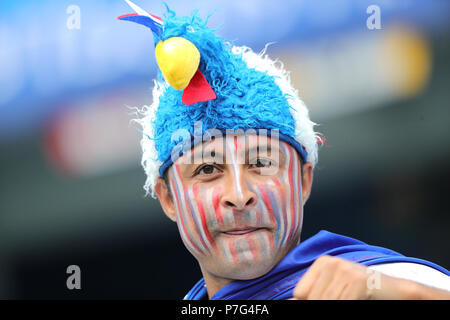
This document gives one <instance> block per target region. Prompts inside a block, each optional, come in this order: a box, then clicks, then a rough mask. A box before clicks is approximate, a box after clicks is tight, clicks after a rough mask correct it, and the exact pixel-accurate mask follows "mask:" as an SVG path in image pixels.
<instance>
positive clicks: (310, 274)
mask: <svg viewBox="0 0 450 320" xmlns="http://www.w3.org/2000/svg"><path fill="white" fill-rule="evenodd" d="M293 295H294V298H293V299H294V300H295V299H302V300H303V299H308V300H321V299H325V300H341V299H344V300H356V299H377V300H378V299H381V300H391V299H450V292H448V291H445V290H439V289H435V288H431V287H428V286H424V285H421V284H419V283H416V282H414V281H409V280H404V279H400V278H395V277H390V276H387V275H385V274H382V273H379V272H377V271H374V270H371V269H369V268H367V267H365V266H362V265H360V264H357V263H354V262H350V261H348V260H345V259H342V258H336V257H332V256H321V257H319V258H318V259H317V260H316V261H315V262H314V263H313V264H312V266H311V267H310V268H309V270H308V271H307V272H306V273H305V275H304V276H303V277H302V279H301V280H300V281H299V282H298V284H297V286H296V287H295V289H294V294H293Z"/></svg>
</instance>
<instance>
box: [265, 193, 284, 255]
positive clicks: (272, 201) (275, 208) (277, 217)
mask: <svg viewBox="0 0 450 320" xmlns="http://www.w3.org/2000/svg"><path fill="white" fill-rule="evenodd" d="M263 188H264V190H265V191H266V193H267V195H268V196H269V200H270V205H271V206H272V211H273V215H274V217H275V220H276V221H277V230H276V232H275V247H276V246H277V245H279V244H281V242H280V241H279V239H278V232H279V231H280V215H279V213H280V211H279V209H278V204H277V201H276V200H275V199H274V196H273V194H272V192H271V191H270V190H268V188H267V187H266V186H263Z"/></svg>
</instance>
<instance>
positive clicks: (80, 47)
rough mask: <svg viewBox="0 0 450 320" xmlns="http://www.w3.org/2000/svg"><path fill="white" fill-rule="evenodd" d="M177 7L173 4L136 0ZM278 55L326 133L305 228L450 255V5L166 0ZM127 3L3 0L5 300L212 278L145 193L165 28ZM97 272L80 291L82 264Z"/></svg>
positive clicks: (88, 273)
mask: <svg viewBox="0 0 450 320" xmlns="http://www.w3.org/2000/svg"><path fill="white" fill-rule="evenodd" d="M134 2H135V3H136V4H138V5H139V6H141V7H142V8H144V9H146V10H147V11H149V12H151V13H153V14H156V15H160V16H162V15H163V14H164V12H165V7H164V5H163V3H162V2H161V1H156V0H155V1H153V0H135V1H134ZM167 4H168V5H169V7H171V8H172V9H174V10H175V11H176V12H177V14H179V15H187V14H190V13H191V11H192V10H193V9H194V8H198V9H199V11H200V14H201V15H202V16H203V17H206V16H207V15H208V14H209V13H210V12H211V11H212V10H215V11H214V14H213V16H212V17H211V19H210V20H209V25H210V26H211V27H219V28H220V31H219V33H220V34H221V35H223V36H224V37H226V38H228V39H230V40H234V41H235V44H237V45H247V46H250V47H252V48H253V49H254V50H255V51H261V50H262V49H263V48H264V47H265V45H266V44H267V43H269V42H271V43H272V44H271V45H270V46H269V48H268V51H267V53H268V54H269V56H271V57H272V58H279V59H280V60H281V61H283V62H284V65H285V67H286V68H287V69H288V70H291V79H292V81H293V83H294V85H295V86H296V88H298V89H299V93H300V95H301V97H302V98H303V99H304V101H305V102H306V104H307V105H308V106H309V108H310V115H311V118H312V119H313V121H315V122H317V123H319V124H320V126H318V127H317V128H316V130H317V131H319V132H321V133H322V134H323V135H324V136H325V138H326V143H325V145H324V146H323V147H321V149H320V153H319V164H318V166H317V168H316V170H315V182H314V185H313V192H312V196H311V198H310V200H309V201H308V203H307V204H306V207H305V218H304V228H303V233H302V239H306V238H308V237H310V236H312V235H314V234H316V233H317V232H318V231H320V230H322V229H325V230H328V231H332V232H336V233H341V234H344V235H347V236H352V237H356V238H358V239H360V240H362V241H365V242H368V243H370V244H373V245H380V246H385V247H388V248H390V249H393V250H396V251H398V252H400V253H403V254H405V255H407V256H414V257H418V258H423V259H427V260H430V261H432V262H435V263H438V264H440V265H441V266H443V267H445V268H447V269H448V268H450V250H449V240H450V232H449V231H450V230H449V227H450V214H449V213H450V204H449V203H450V202H449V200H448V195H449V194H450V187H449V181H450V166H449V160H450V143H449V142H450V129H449V119H450V108H449V100H450V90H449V81H450V63H449V59H448V58H449V54H450V28H449V25H450V2H449V1H445V0H440V1H439V0H434V1H419V0H409V1H406V0H396V1H394V0H392V1H376V0H373V1H364V0H354V1H349V0H345V1H344V0H342V1H334V0H321V1H312V0H311V1H306V0H302V1H300V0H295V1H294V0H292V1H282V2H280V1H261V0H247V1H240V0H232V1H230V0H228V1H217V0H215V1H213V0H208V1H197V0H192V1H179V0H169V1H167ZM131 12H133V11H132V10H131V9H130V8H129V7H128V5H127V4H126V3H125V2H124V1H122V0H97V1H88V0H71V1H50V0H39V1H38V0H27V1H25V0H22V1H19V0H17V1H1V2H0V298H3V299H48V298H56V299H72V298H73V299H81V298H82V299H99V298H101V299H109V298H111V299H180V298H182V297H183V296H184V295H185V293H186V292H187V291H188V290H189V289H190V288H191V287H192V285H193V284H194V283H195V282H196V281H197V280H198V279H199V278H200V277H201V274H200V270H199V268H198V266H197V264H196V261H195V260H194V258H192V257H191V255H190V254H189V253H188V251H187V250H186V249H185V248H184V246H183V244H182V242H181V240H180V238H179V235H178V231H177V228H176V225H175V224H174V223H172V222H171V221H170V220H169V219H167V218H166V217H165V216H164V214H163V212H162V210H161V208H160V206H159V202H158V201H156V200H153V199H152V198H151V197H144V194H145V192H144V190H143V188H142V186H143V184H144V181H145V174H144V172H143V170H142V168H141V167H140V154H141V153H140V146H139V141H140V139H141V134H140V132H139V130H138V129H139V128H138V127H137V125H135V124H133V123H131V122H130V120H131V119H133V118H134V117H135V115H133V113H132V111H133V109H132V107H142V106H143V105H150V104H151V102H152V101H151V99H152V97H151V90H152V87H153V82H152V79H153V78H154V77H155V75H156V62H155V58H154V48H153V38H152V34H151V32H150V31H149V30H148V29H146V28H144V27H142V26H138V25H136V24H133V23H129V22H123V21H118V20H117V19H116V17H117V16H119V15H122V14H125V13H131ZM69 265H78V266H79V267H80V268H81V286H82V288H81V290H68V289H67V287H66V279H67V277H68V276H69V275H68V274H67V273H66V269H67V267H68V266H69Z"/></svg>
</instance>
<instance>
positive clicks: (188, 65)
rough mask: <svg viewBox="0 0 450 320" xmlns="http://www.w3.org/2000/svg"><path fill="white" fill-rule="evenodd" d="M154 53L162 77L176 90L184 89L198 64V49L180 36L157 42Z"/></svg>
mask: <svg viewBox="0 0 450 320" xmlns="http://www.w3.org/2000/svg"><path fill="white" fill-rule="evenodd" d="M155 55H156V62H157V63H158V66H159V68H160V69H161V72H162V74H163V76H164V78H165V79H166V80H167V82H169V84H170V85H171V86H172V87H174V88H175V89H176V90H184V89H185V88H186V87H187V86H188V84H189V82H190V81H191V79H192V77H193V76H194V74H195V72H196V71H197V69H198V65H199V64H200V52H199V51H198V49H197V48H196V47H195V45H194V44H193V43H192V42H190V41H189V40H186V39H184V38H181V37H172V38H169V39H167V40H165V41H160V42H158V44H157V45H156V48H155Z"/></svg>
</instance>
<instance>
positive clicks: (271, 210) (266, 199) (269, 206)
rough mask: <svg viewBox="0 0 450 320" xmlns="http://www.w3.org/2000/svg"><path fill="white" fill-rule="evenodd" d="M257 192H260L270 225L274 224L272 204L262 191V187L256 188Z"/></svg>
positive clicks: (264, 191)
mask: <svg viewBox="0 0 450 320" xmlns="http://www.w3.org/2000/svg"><path fill="white" fill-rule="evenodd" d="M258 189H259V191H260V192H261V194H262V196H263V199H264V203H265V205H266V208H267V211H268V212H269V219H270V222H271V223H272V224H275V223H276V222H275V215H274V212H273V208H272V204H271V203H270V199H269V196H268V195H267V192H266V190H264V188H263V186H258Z"/></svg>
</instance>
